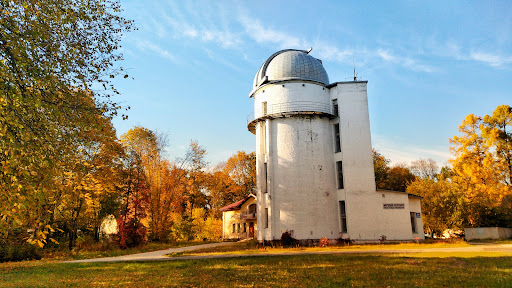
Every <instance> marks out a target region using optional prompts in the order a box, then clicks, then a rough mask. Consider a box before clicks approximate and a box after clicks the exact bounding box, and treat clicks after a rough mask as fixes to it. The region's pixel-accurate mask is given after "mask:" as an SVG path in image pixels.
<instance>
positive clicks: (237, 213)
mask: <svg viewBox="0 0 512 288" xmlns="http://www.w3.org/2000/svg"><path fill="white" fill-rule="evenodd" d="M219 210H220V211H222V238H223V239H247V238H254V237H255V235H256V232H255V231H256V229H257V219H256V216H257V215H256V196H255V195H253V194H250V195H249V196H247V197H245V198H244V199H242V200H240V201H237V202H235V203H232V204H229V205H227V206H224V207H222V208H220V209H219Z"/></svg>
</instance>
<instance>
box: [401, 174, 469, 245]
mask: <svg viewBox="0 0 512 288" xmlns="http://www.w3.org/2000/svg"><path fill="white" fill-rule="evenodd" d="M407 193H411V194H415V195H419V196H421V197H423V199H421V211H422V212H423V227H424V229H425V231H426V232H427V233H429V234H430V235H432V236H434V235H437V236H441V235H442V233H443V231H444V230H446V229H459V228H462V227H463V225H462V224H463V221H464V201H463V197H462V196H463V192H462V191H461V190H460V187H459V186H458V185H457V184H455V183H453V182H450V181H446V180H437V181H436V180H435V179H432V178H417V179H416V180H415V181H414V182H412V183H411V184H410V185H409V186H408V187H407Z"/></svg>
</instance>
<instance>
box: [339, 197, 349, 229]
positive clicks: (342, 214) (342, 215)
mask: <svg viewBox="0 0 512 288" xmlns="http://www.w3.org/2000/svg"><path fill="white" fill-rule="evenodd" d="M340 222H341V233H347V212H346V210H345V201H340Z"/></svg>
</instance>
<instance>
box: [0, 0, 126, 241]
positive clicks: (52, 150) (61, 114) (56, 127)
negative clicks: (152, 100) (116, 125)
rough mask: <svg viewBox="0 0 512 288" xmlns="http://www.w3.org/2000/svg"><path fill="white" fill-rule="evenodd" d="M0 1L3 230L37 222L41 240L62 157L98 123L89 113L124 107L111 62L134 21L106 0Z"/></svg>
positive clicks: (95, 114)
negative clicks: (118, 101)
mask: <svg viewBox="0 0 512 288" xmlns="http://www.w3.org/2000/svg"><path fill="white" fill-rule="evenodd" d="M0 6H1V12H2V13H1V18H0V27H1V29H0V60H1V61H0V79H1V81H0V170H1V171H3V172H4V173H0V233H1V234H3V236H4V237H7V235H8V233H9V231H10V230H11V229H12V228H13V227H25V228H29V227H36V228H38V229H35V231H38V235H40V236H38V237H35V240H34V241H36V242H37V241H39V239H41V240H44V238H45V236H44V235H46V234H47V233H48V229H49V228H48V225H49V224H48V223H49V221H51V219H50V218H51V217H53V216H52V215H53V214H52V213H47V211H48V208H50V207H51V206H53V207H55V206H56V203H57V202H58V201H59V199H60V196H59V194H58V193H59V192H57V193H55V192H56V191H60V190H59V189H55V188H56V187H57V186H58V185H60V184H61V182H62V181H61V180H62V179H61V178H62V177H64V176H63V173H64V172H66V170H65V169H62V167H60V166H59V165H60V163H62V162H63V161H68V160H70V159H71V158H72V157H73V155H74V153H75V152H76V151H75V150H73V149H74V148H75V147H76V145H75V143H77V141H78V142H82V143H84V142H83V141H82V140H77V139H81V135H83V134H86V133H87V132H91V131H96V130H99V129H101V125H99V126H98V121H91V119H92V120H94V119H98V117H107V118H108V119H110V117H113V116H114V115H116V113H117V111H118V110H119V106H118V105H117V104H116V103H115V102H113V101H112V100H111V96H113V95H114V94H116V93H117V91H116V90H115V88H114V87H113V85H112V83H111V82H110V81H111V78H114V77H116V75H119V74H120V73H122V68H118V69H113V68H112V67H113V65H114V63H116V62H117V61H118V60H121V59H122V55H121V54H116V53H115V51H116V50H117V48H119V43H120V40H121V36H122V35H123V33H124V32H128V31H130V30H132V29H133V26H132V22H131V21H127V20H125V19H124V18H123V17H121V16H119V15H118V14H119V12H120V6H119V3H118V2H113V1H109V0H90V1H83V0H65V1H64V0H54V1H48V0H42V1H22V0H1V1H0ZM125 76H127V75H125ZM97 87H102V89H97ZM82 139H83V138H82ZM52 201H53V202H52ZM55 201H57V202H55ZM27 215H32V216H27ZM41 227H42V229H46V230H44V231H41V229H39V228H41ZM50 228H51V227H50ZM25 230H26V229H25ZM43 232H46V233H43ZM37 243H42V242H37Z"/></svg>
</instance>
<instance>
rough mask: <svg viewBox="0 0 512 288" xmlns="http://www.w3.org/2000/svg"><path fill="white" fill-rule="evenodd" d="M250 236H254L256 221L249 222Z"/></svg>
mask: <svg viewBox="0 0 512 288" xmlns="http://www.w3.org/2000/svg"><path fill="white" fill-rule="evenodd" d="M249 237H250V238H254V222H249Z"/></svg>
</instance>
